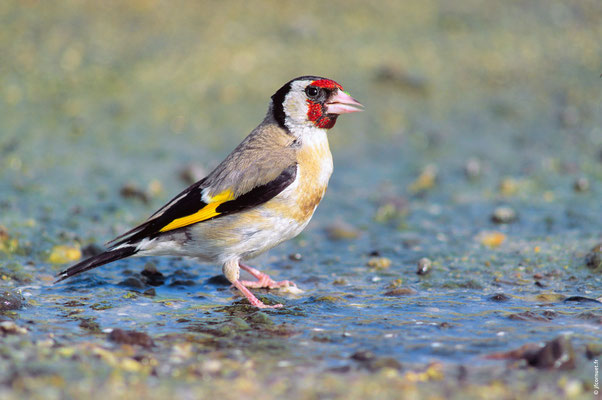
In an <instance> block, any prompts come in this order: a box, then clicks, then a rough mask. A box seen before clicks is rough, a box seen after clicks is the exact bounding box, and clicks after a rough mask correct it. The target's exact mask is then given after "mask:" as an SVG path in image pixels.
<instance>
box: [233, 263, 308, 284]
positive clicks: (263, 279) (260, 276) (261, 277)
mask: <svg viewBox="0 0 602 400" xmlns="http://www.w3.org/2000/svg"><path fill="white" fill-rule="evenodd" d="M239 265H240V268H242V269H243V270H245V271H247V272H248V273H249V274H251V275H253V276H254V277H255V278H257V280H256V281H240V283H242V284H243V285H244V286H245V287H248V288H251V289H261V288H267V289H279V288H290V287H294V288H296V287H297V285H295V283H294V282H291V281H275V280H273V279H272V278H270V276H269V275H268V274H264V273H263V272H261V271H259V270H257V269H255V268H253V267H249V266H248V265H245V264H239Z"/></svg>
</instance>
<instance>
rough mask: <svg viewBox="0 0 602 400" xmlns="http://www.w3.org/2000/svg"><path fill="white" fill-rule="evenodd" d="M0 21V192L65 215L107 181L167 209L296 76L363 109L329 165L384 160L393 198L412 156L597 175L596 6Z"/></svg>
mask: <svg viewBox="0 0 602 400" xmlns="http://www.w3.org/2000/svg"><path fill="white" fill-rule="evenodd" d="M0 20H1V22H2V27H3V28H2V30H1V31H0V32H1V33H0V34H1V36H0V41H1V42H2V52H1V55H0V57H2V62H1V65H0V81H1V84H2V96H0V102H1V105H0V121H1V125H2V126H1V131H2V135H1V136H0V151H1V152H2V153H1V157H0V163H1V170H2V175H3V176H2V178H3V179H2V185H3V186H4V189H5V190H4V193H7V190H8V193H10V192H11V190H10V185H23V186H31V185H33V186H35V187H36V189H35V191H36V192H35V194H36V196H35V197H36V198H37V197H38V196H39V195H43V196H44V197H46V198H47V199H48V201H51V200H56V201H60V202H69V203H72V204H73V203H77V202H78V201H79V198H80V197H90V196H86V195H85V191H88V190H100V191H111V190H112V187H113V185H114V184H115V182H114V181H113V178H114V177H113V178H111V179H107V177H106V176H104V177H103V174H105V175H107V174H108V175H113V174H114V171H115V170H119V171H120V173H119V178H118V179H123V180H131V181H133V182H137V183H138V184H139V185H141V186H147V185H148V184H149V183H150V182H151V181H152V180H155V179H156V180H158V181H160V182H161V183H163V185H165V186H167V188H168V189H169V192H170V193H173V191H174V190H177V186H179V184H176V182H173V179H172V178H173V176H174V173H175V171H177V170H178V169H179V168H180V167H181V166H182V165H184V164H186V163H196V164H200V165H202V166H204V167H207V168H211V167H212V166H214V165H215V164H216V163H217V162H219V161H220V160H221V159H222V157H223V156H224V155H225V154H227V152H229V151H230V150H231V148H233V147H234V146H235V145H236V144H237V143H238V142H239V141H240V140H241V139H242V138H243V137H244V136H245V135H246V134H247V133H248V132H250V131H251V129H253V128H254V127H255V126H256V125H257V124H258V122H259V121H260V120H261V119H262V117H263V115H264V113H265V111H266V109H267V103H268V100H269V96H271V94H272V93H274V91H275V90H276V89H278V88H279V87H280V86H281V85H282V84H283V83H284V82H286V81H288V80H290V79H292V78H294V77H296V76H299V75H306V74H315V75H322V76H326V77H330V78H332V79H335V80H336V81H338V82H340V83H341V84H342V85H343V86H344V87H345V89H346V90H348V91H349V92H350V93H352V94H353V95H354V96H355V97H357V98H358V99H359V100H360V101H362V102H363V103H365V105H366V112H365V113H363V114H362V115H353V116H352V117H351V118H341V119H340V121H339V123H338V124H337V127H336V129H335V130H334V131H333V132H332V134H331V135H330V139H331V143H332V148H333V150H334V153H335V156H336V157H337V158H339V159H341V158H347V157H358V153H361V154H364V153H365V152H364V150H365V149H367V148H377V149H378V148H379V146H380V147H381V148H386V149H395V150H396V153H397V154H398V155H399V157H394V158H392V159H390V162H389V167H390V168H391V169H392V170H395V169H397V170H398V174H397V175H396V178H399V180H398V181H397V182H396V184H399V185H401V186H405V185H406V184H407V183H408V182H404V181H403V179H406V176H405V175H404V174H405V172H404V171H405V169H404V168H400V167H399V166H400V165H401V166H403V167H407V166H408V165H406V164H404V163H403V161H401V164H400V163H397V161H398V160H400V159H403V157H407V158H412V157H415V156H416V154H419V156H418V157H417V158H418V160H416V161H415V163H412V164H416V165H410V167H415V168H418V169H420V165H419V164H428V163H431V162H435V163H436V164H438V165H439V166H440V167H441V166H443V167H444V170H447V169H449V168H459V169H461V168H462V167H463V165H464V163H465V162H466V160H467V159H468V158H470V157H473V158H477V159H478V160H480V161H483V162H484V165H482V167H484V169H485V170H487V169H491V170H495V171H498V172H499V171H501V172H500V173H501V174H502V175H513V174H525V173H528V174H533V173H537V172H538V171H539V172H541V173H545V171H543V172H542V169H544V170H548V169H550V168H551V169H553V170H556V169H558V168H561V169H562V168H565V169H568V170H569V171H570V172H571V173H575V174H578V173H585V174H592V173H593V174H596V176H597V177H598V178H599V176H600V173H599V170H600V158H601V157H602V155H601V154H600V152H602V131H601V128H600V119H601V117H600V114H601V113H600V93H601V91H600V85H601V82H602V81H601V79H600V73H601V72H602V66H601V63H602V45H601V42H600V38H601V37H602V24H601V20H602V7H601V6H600V2H599V1H597V0H589V1H588V0H583V1H574V2H567V1H560V0H559V1H554V0H551V1H549V0H546V1H536V0H533V1H527V2H507V1H478V0H468V1H462V2H454V3H449V2H446V1H435V0H426V1H420V2H397V1H383V2H378V3H375V4H368V3H367V2H363V1H345V2H333V3H331V4H329V5H328V6H325V5H324V3H323V2H312V1H308V2H304V3H303V5H300V4H297V3H288V2H285V3H283V2H278V1H273V2H272V1H266V2H262V4H261V5H257V4H253V3H244V2H187V1H182V2H175V3H174V2H163V1H146V0H145V1H127V2H114V1H107V2H80V1H66V2H61V4H60V5H58V4H55V3H51V2H43V1H18V2H13V1H6V2H2V5H0ZM374 161H376V160H374V158H370V157H368V159H367V160H362V164H361V165H357V168H358V169H366V170H369V169H370V168H371V167H372V165H371V164H372V163H374ZM378 163H380V164H382V163H381V162H380V160H378ZM396 164H397V165H396ZM410 169H411V168H410ZM440 169H441V168H440ZM408 172H409V173H410V174H411V173H414V174H415V173H416V171H415V170H412V171H408ZM335 177H336V175H335ZM370 179H371V180H374V181H377V180H379V177H378V176H372V177H371V178H370ZM407 179H410V178H409V177H408V178H407ZM170 182H173V183H170ZM353 183H354V184H358V185H359V184H362V183H361V182H353ZM6 185H8V187H7V186H6ZM64 185H67V187H68V189H69V190H70V191H72V192H70V193H69V194H70V196H65V192H64V190H66V189H67V188H66V187H65V186H64ZM32 190H33V189H32ZM24 197H27V196H24ZM19 198H20V199H22V198H23V197H22V196H19ZM70 199H72V200H74V201H73V202H71V201H70ZM76 199H77V200H76ZM164 199H165V198H161V199H159V200H158V203H160V202H161V201H162V200H164ZM158 203H157V204H158ZM26 204H27V203H24V204H22V205H23V206H26ZM72 204H71V205H72ZM65 206H66V207H69V206H68V205H67V204H65ZM34 208H37V207H34ZM151 208H152V207H151ZM18 210H22V208H21V207H19V208H18ZM27 212H28V213H34V214H35V212H36V211H35V209H29V210H27ZM19 213H20V212H19ZM21 217H22V215H19V218H21Z"/></svg>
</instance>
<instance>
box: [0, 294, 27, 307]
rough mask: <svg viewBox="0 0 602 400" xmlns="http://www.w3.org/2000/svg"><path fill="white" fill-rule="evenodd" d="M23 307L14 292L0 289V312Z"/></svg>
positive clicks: (20, 299) (19, 296)
mask: <svg viewBox="0 0 602 400" xmlns="http://www.w3.org/2000/svg"><path fill="white" fill-rule="evenodd" d="M22 306H23V298H22V297H21V295H20V294H19V293H17V292H15V291H14V290H10V289H0V311H6V310H18V309H20V308H21V307H22Z"/></svg>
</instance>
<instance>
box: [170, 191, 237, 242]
mask: <svg viewBox="0 0 602 400" xmlns="http://www.w3.org/2000/svg"><path fill="white" fill-rule="evenodd" d="M233 199H234V193H233V192H232V191H231V190H229V189H228V190H224V191H223V192H221V193H218V194H216V195H215V196H213V197H211V199H210V200H211V203H209V204H207V205H206V206H205V207H203V208H201V209H200V210H199V211H197V212H195V213H194V214H190V215H187V216H185V217H182V218H176V219H174V220H173V221H171V222H170V223H169V224H167V225H165V226H164V227H163V228H161V230H160V231H159V232H167V231H171V230H174V229H178V228H182V227H185V226H188V225H192V224H196V223H197V222H201V221H205V220H207V219H209V218H213V217H215V216H216V215H219V213H218V212H217V211H215V209H216V208H217V207H219V205H220V204H222V203H225V202H226V201H229V200H233Z"/></svg>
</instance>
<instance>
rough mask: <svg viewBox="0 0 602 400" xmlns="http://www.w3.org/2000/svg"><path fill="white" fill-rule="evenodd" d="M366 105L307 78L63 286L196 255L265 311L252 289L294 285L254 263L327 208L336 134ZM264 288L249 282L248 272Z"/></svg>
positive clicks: (66, 274)
mask: <svg viewBox="0 0 602 400" xmlns="http://www.w3.org/2000/svg"><path fill="white" fill-rule="evenodd" d="M363 109H364V107H363V105H362V104H361V103H360V102H358V101H357V100H355V99H354V98H353V97H351V96H350V95H349V94H348V93H347V92H345V91H344V90H343V87H342V86H341V85H339V84H338V83H337V82H335V81H334V80H332V79H328V78H324V77H319V76H309V75H308V76H301V77H298V78H295V79H292V80H291V81H289V82H287V83H286V84H284V85H283V86H282V87H281V88H280V89H278V90H277V91H276V93H274V94H273V95H272V96H271V99H270V101H269V106H268V111H267V113H266V115H265V118H264V119H263V121H262V122H261V123H260V124H259V125H258V126H257V127H256V128H255V129H253V130H252V131H251V133H250V134H249V135H248V136H247V137H246V138H245V139H244V140H243V141H242V142H241V143H240V144H239V145H238V146H237V147H236V148H235V149H234V150H233V151H232V152H231V153H230V154H229V155H228V156H227V157H226V158H225V159H224V160H223V161H222V162H221V163H220V164H219V165H218V166H217V167H216V168H215V169H214V170H213V171H212V172H211V173H209V174H208V175H207V176H206V177H205V178H203V179H201V180H200V181H198V182H196V183H194V184H192V185H191V186H189V187H188V188H187V189H185V190H184V191H182V192H181V193H179V194H178V195H177V196H175V197H174V198H173V199H172V200H171V201H169V202H168V203H167V204H165V205H164V206H163V207H161V208H159V210H157V211H156V212H155V213H154V214H152V215H151V216H150V217H149V218H148V219H147V220H146V221H145V222H143V223H141V224H140V225H138V226H136V227H135V228H133V229H131V230H129V231H128V232H126V233H124V234H122V235H120V236H118V237H116V238H115V239H113V240H111V241H109V242H108V243H107V244H106V250H104V251H103V252H101V253H99V254H97V255H94V256H91V257H89V258H87V259H84V260H82V261H80V262H78V263H77V264H75V265H73V266H71V267H69V268H67V269H65V270H64V271H61V272H60V273H59V274H58V275H57V279H56V281H55V283H58V282H60V281H63V280H65V279H67V278H70V277H72V276H74V275H77V274H79V273H82V272H84V271H88V270H91V269H93V268H96V267H100V266H101V265H105V264H108V263H111V262H114V261H117V260H121V259H123V258H126V257H132V256H137V257H140V256H187V257H192V258H196V259H198V260H199V261H202V262H208V263H213V264H218V265H221V266H222V273H223V274H224V275H225V277H226V278H227V279H228V281H229V282H230V283H231V284H232V285H233V286H234V287H235V288H236V289H238V290H239V291H240V293H241V294H242V295H243V296H244V297H246V298H247V300H248V301H249V303H251V305H253V306H255V307H257V308H280V307H282V306H283V305H282V304H275V305H266V304H264V303H263V302H262V301H261V300H259V299H258V298H257V297H256V296H255V295H254V294H253V293H252V292H251V291H250V290H249V289H254V288H268V289H276V288H286V287H295V288H296V285H295V284H294V283H293V282H291V281H287V280H285V281H279V282H278V281H274V280H273V279H271V278H270V277H269V275H267V274H265V273H263V272H261V271H260V270H258V269H256V268H253V267H251V266H249V265H247V264H245V262H247V260H249V259H252V258H254V257H256V256H258V255H259V254H262V253H263V252H265V251H267V250H269V249H271V248H273V247H274V246H276V245H278V244H280V243H282V242H284V241H286V240H289V239H292V238H293V237H295V236H297V235H298V234H299V233H301V231H302V230H303V229H304V228H305V227H306V226H307V224H308V223H309V221H310V219H311V217H312V216H313V214H314V211H315V210H316V208H317V206H318V204H319V203H320V201H321V200H322V198H323V196H324V194H325V192H326V187H327V186H328V181H329V179H330V176H331V174H332V172H333V161H332V154H331V152H330V148H329V144H328V137H327V131H328V130H329V129H331V128H332V127H333V126H334V125H335V123H336V121H337V117H338V116H339V115H340V114H345V113H353V112H358V111H363ZM241 269H242V270H244V271H246V272H248V273H249V274H250V275H251V276H253V277H254V278H255V279H256V280H254V281H245V280H241V279H240V270H241Z"/></svg>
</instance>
